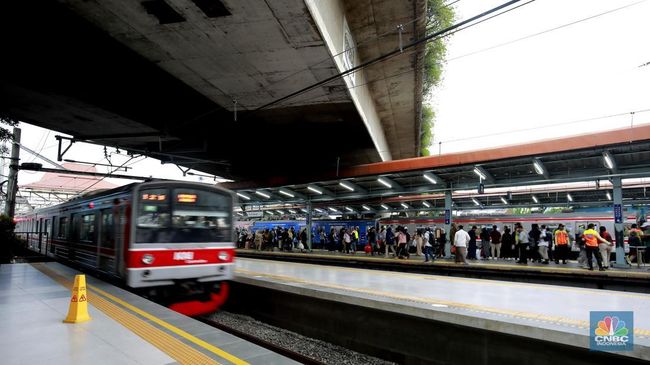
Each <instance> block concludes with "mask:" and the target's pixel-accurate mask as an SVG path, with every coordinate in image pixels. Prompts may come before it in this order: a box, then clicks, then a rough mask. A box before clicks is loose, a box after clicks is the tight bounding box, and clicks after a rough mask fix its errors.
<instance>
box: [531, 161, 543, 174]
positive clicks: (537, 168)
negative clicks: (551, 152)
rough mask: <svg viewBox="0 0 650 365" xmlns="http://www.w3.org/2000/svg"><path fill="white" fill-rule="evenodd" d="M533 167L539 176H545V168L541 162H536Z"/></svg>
mask: <svg viewBox="0 0 650 365" xmlns="http://www.w3.org/2000/svg"><path fill="white" fill-rule="evenodd" d="M533 167H534V168H535V172H537V175H544V168H543V167H542V164H541V162H539V161H537V160H534V161H533Z"/></svg>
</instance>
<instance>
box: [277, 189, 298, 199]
mask: <svg viewBox="0 0 650 365" xmlns="http://www.w3.org/2000/svg"><path fill="white" fill-rule="evenodd" d="M280 194H282V195H285V196H288V197H289V198H295V195H293V194H291V193H290V192H288V191H284V190H280Z"/></svg>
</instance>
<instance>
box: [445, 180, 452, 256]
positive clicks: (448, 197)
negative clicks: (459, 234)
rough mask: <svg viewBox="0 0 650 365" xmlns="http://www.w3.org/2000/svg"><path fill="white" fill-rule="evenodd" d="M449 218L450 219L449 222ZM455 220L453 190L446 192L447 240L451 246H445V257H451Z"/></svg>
mask: <svg viewBox="0 0 650 365" xmlns="http://www.w3.org/2000/svg"><path fill="white" fill-rule="evenodd" d="M447 218H449V219H448V220H447ZM452 219H453V214H452V212H451V190H447V191H445V232H446V233H447V239H448V240H449V244H447V245H445V257H447V258H449V257H451V236H450V234H449V233H450V232H451V223H452Z"/></svg>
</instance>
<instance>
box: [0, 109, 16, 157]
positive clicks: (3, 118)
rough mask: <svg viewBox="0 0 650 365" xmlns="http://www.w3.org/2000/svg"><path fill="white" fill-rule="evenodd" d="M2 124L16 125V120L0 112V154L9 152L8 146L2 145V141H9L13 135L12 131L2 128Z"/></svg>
mask: <svg viewBox="0 0 650 365" xmlns="http://www.w3.org/2000/svg"><path fill="white" fill-rule="evenodd" d="M3 124H4V125H8V126H10V127H16V126H18V121H17V120H15V119H13V118H11V117H9V116H7V115H5V114H4V113H0V155H4V154H7V153H9V148H8V147H6V146H4V145H3V144H2V142H5V141H11V140H12V139H13V136H14V134H13V131H10V130H9V129H7V128H4V127H3V126H2V125H3Z"/></svg>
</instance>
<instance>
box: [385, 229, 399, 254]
mask: <svg viewBox="0 0 650 365" xmlns="http://www.w3.org/2000/svg"><path fill="white" fill-rule="evenodd" d="M388 251H391V252H392V253H393V256H395V257H397V252H395V234H394V233H393V226H388V228H387V229H386V253H385V256H386V257H388Z"/></svg>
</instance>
